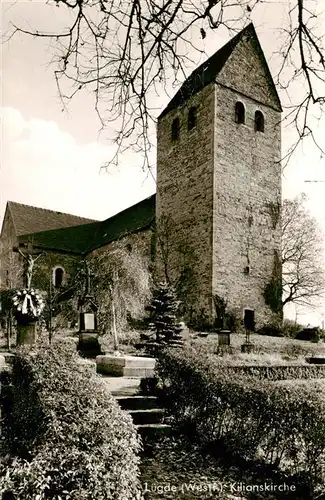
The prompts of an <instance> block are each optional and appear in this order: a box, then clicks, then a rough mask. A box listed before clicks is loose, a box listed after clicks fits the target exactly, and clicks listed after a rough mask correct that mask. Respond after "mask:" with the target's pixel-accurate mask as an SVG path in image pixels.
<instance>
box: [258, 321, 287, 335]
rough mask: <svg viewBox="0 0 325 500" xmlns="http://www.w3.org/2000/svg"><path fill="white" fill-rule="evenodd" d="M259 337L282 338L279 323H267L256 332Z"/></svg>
mask: <svg viewBox="0 0 325 500" xmlns="http://www.w3.org/2000/svg"><path fill="white" fill-rule="evenodd" d="M257 333H259V334H260V335H269V336H271V337H283V336H284V333H283V331H282V326H281V325H280V324H279V323H267V324H265V325H263V326H262V327H261V328H259V330H258V331H257Z"/></svg>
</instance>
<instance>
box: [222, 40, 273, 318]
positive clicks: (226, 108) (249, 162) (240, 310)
mask: <svg viewBox="0 0 325 500" xmlns="http://www.w3.org/2000/svg"><path fill="white" fill-rule="evenodd" d="M264 71H265V70H264V69H263V66H262V65H261V61H260V59H259V57H258V56H257V54H256V52H255V51H254V50H253V47H252V46H251V43H250V42H249V43H241V44H240V45H239V47H238V52H237V51H235V52H234V53H233V55H232V56H231V59H230V60H229V63H227V65H226V66H225V68H224V74H223V75H222V74H221V75H220V78H218V81H219V80H220V81H225V80H227V82H228V85H229V81H231V82H233V86H234V87H235V88H236V89H237V88H238V91H237V90H232V89H230V88H229V87H228V86H223V85H217V87H216V110H215V120H216V121H215V123H216V125H215V177H214V236H213V241H214V249H213V293H216V294H218V295H220V296H222V297H224V298H225V299H226V300H227V302H228V308H229V309H232V310H233V311H234V312H235V313H236V315H237V316H238V317H239V318H243V314H244V309H253V310H254V311H255V320H256V325H257V326H260V325H261V324H263V323H265V322H266V321H272V320H273V319H274V313H273V312H272V311H271V310H270V308H269V307H268V306H267V305H266V304H265V301H264V297H263V291H264V288H265V285H266V284H267V283H268V282H269V281H270V279H271V277H272V272H273V268H274V259H275V253H276V254H277V255H278V257H279V258H281V221H280V207H281V165H280V159H281V128H280V123H279V121H280V119H281V116H280V112H279V111H276V110H275V109H274V107H271V106H272V105H274V104H275V103H274V100H272V99H273V98H272V93H270V91H269V85H268V82H267V78H266V76H265V73H264ZM238 75H244V77H239V76H238ZM246 95H252V96H253V98H251V97H246ZM257 98H258V99H260V100H261V101H262V102H264V103H265V104H261V102H257ZM237 101H240V102H242V103H243V104H244V106H245V113H246V121H245V124H237V123H236V122H235V104H236V102H237ZM256 110H259V111H261V112H262V113H263V115H264V118H265V131H264V133H263V132H258V131H255V128H254V124H255V120H254V117H255V111H256Z"/></svg>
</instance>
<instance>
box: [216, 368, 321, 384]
mask: <svg viewBox="0 0 325 500" xmlns="http://www.w3.org/2000/svg"><path fill="white" fill-rule="evenodd" d="M218 368H219V370H221V369H223V373H224V374H225V373H227V375H228V376H229V377H232V376H237V375H239V376H248V377H256V378H258V379H267V380H274V381H275V380H290V379H291V380H292V379H293V380H295V379H304V380H309V379H320V378H324V379H325V365H273V366H267V365H264V366H263V365H241V366H223V367H222V365H221V364H220V365H219V366H218Z"/></svg>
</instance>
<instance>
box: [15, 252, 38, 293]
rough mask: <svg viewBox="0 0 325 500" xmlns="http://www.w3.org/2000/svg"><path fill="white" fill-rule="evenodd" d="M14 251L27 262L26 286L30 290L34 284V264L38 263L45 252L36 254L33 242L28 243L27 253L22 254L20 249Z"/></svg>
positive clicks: (25, 270)
mask: <svg viewBox="0 0 325 500" xmlns="http://www.w3.org/2000/svg"><path fill="white" fill-rule="evenodd" d="M13 251H14V252H18V253H19V254H20V255H21V256H22V257H23V259H24V261H25V269H24V279H25V286H26V288H27V289H30V288H31V283H32V276H33V268H34V264H35V262H36V261H37V259H38V258H39V257H40V256H41V255H42V253H43V252H35V251H34V250H33V245H32V243H31V242H28V244H27V251H26V253H24V252H22V251H21V249H20V248H19V247H14V248H13Z"/></svg>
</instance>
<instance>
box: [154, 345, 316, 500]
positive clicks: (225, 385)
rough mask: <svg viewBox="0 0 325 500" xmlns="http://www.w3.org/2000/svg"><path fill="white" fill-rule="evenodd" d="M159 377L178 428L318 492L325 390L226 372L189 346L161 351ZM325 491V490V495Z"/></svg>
mask: <svg viewBox="0 0 325 500" xmlns="http://www.w3.org/2000/svg"><path fill="white" fill-rule="evenodd" d="M157 373H158V376H159V378H160V379H161V381H162V383H163V387H164V390H165V393H166V396H167V397H166V404H167V405H168V409H169V412H170V413H171V414H172V416H173V417H174V423H175V425H176V426H177V427H178V428H179V429H181V430H182V431H183V432H186V433H188V435H189V436H190V437H191V438H194V439H195V440H196V441H197V442H199V443H200V444H201V445H202V446H208V447H209V449H210V450H211V449H216V448H217V447H219V448H220V446H222V449H227V450H228V451H229V452H230V453H231V454H233V455H238V456H240V457H241V458H244V459H245V460H248V461H256V460H259V461H262V462H263V463H264V464H268V465H271V466H272V467H276V468H279V469H280V470H282V471H283V472H284V473H286V474H288V475H291V476H292V475H295V474H298V475H301V474H303V475H306V476H307V477H308V481H309V482H310V484H312V485H313V486H312V487H313V488H314V490H317V488H321V485H322V484H323V479H324V473H325V384H324V383H321V382H317V381H313V382H312V383H310V382H306V381H305V382H304V383H301V382H300V383H299V384H298V387H296V386H295V384H293V383H292V381H290V382H288V383H287V382H285V381H282V382H281V383H279V382H277V383H274V382H271V381H267V380H259V379H257V378H256V377H247V376H243V375H242V372H241V374H239V373H238V374H236V373H234V372H233V373H232V375H231V376H230V375H229V372H228V373H227V371H226V370H225V369H224V370H223V369H220V365H217V366H216V365H215V364H214V362H213V361H212V360H211V359H209V358H207V357H206V356H202V355H201V354H200V353H197V352H196V351H195V350H194V349H191V348H186V349H182V350H177V351H172V350H165V351H164V352H162V353H161V355H160V358H159V362H158V364H157ZM324 492H325V491H324Z"/></svg>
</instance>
